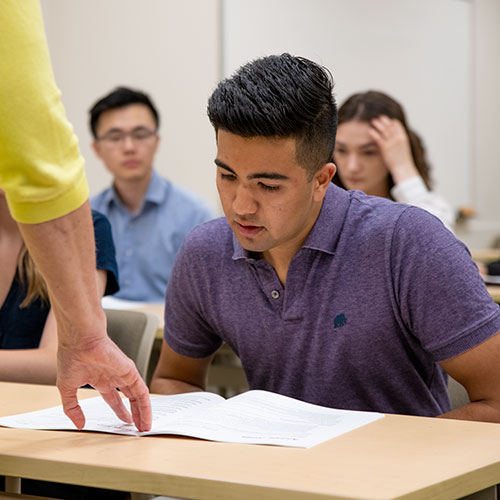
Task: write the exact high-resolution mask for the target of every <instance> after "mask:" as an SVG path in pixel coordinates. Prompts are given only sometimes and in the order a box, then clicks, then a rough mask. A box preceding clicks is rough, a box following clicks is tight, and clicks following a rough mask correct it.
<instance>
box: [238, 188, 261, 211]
mask: <svg viewBox="0 0 500 500" xmlns="http://www.w3.org/2000/svg"><path fill="white" fill-rule="evenodd" d="M257 207H258V204H257V201H256V200H255V198H254V197H253V195H252V193H251V192H250V190H249V189H247V188H245V187H241V186H240V187H238V189H236V194H235V196H234V200H233V211H234V213H235V214H237V215H242V216H244V215H253V214H255V213H256V212H257Z"/></svg>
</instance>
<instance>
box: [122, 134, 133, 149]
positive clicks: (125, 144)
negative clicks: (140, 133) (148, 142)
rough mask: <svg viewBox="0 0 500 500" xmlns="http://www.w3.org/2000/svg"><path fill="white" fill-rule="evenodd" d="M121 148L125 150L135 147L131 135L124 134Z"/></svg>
mask: <svg viewBox="0 0 500 500" xmlns="http://www.w3.org/2000/svg"><path fill="white" fill-rule="evenodd" d="M122 148H123V149H125V150H129V149H135V141H134V139H133V138H132V136H131V135H129V134H125V135H124V137H123V139H122Z"/></svg>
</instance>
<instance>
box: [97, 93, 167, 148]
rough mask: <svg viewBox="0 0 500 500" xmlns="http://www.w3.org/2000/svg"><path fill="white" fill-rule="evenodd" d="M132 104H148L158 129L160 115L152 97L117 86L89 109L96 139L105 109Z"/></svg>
mask: <svg viewBox="0 0 500 500" xmlns="http://www.w3.org/2000/svg"><path fill="white" fill-rule="evenodd" d="M130 104H144V105H145V106H147V107H148V108H149V109H150V111H151V113H153V117H154V119H155V123H156V129H158V127H159V126H160V115H159V114H158V111H157V109H156V107H155V105H154V104H153V101H152V100H151V98H150V97H149V96H148V95H147V94H145V93H144V92H141V91H140V90H133V89H129V88H127V87H117V88H116V89H114V90H113V91H112V92H110V93H109V94H108V95H106V96H104V97H102V98H101V99H99V100H98V101H97V102H96V103H95V104H94V105H93V106H92V107H91V108H90V110H89V114H90V130H91V132H92V135H93V136H94V139H96V138H97V122H98V121H99V117H100V116H101V115H102V114H103V113H104V112H105V111H109V110H110V109H116V108H124V107H125V106H129V105H130Z"/></svg>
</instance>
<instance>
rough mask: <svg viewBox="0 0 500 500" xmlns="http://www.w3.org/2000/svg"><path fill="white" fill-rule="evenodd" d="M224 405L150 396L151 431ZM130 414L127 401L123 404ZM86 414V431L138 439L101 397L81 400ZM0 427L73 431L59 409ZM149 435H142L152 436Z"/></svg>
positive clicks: (198, 398)
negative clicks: (186, 414)
mask: <svg viewBox="0 0 500 500" xmlns="http://www.w3.org/2000/svg"><path fill="white" fill-rule="evenodd" d="M220 401H222V402H223V401H224V398H223V397H222V396H219V395H218V394H213V393H210V392H191V393H186V394H176V395H172V396H152V397H151V405H152V410H153V426H152V427H153V429H154V428H155V427H156V426H157V425H158V422H163V421H168V420H169V419H171V418H172V417H173V416H174V415H179V414H182V412H186V411H187V410H190V409H192V408H195V407H197V406H200V405H204V407H205V406H208V405H211V404H214V403H217V402H220ZM123 402H124V404H125V406H126V407H127V408H128V409H129V410H130V404H129V401H128V399H124V400H123ZM79 403H80V406H81V408H82V410H83V413H84V414H85V427H84V429H83V430H86V431H99V432H107V433H111V434H127V435H131V436H138V435H141V433H140V432H139V431H137V429H136V427H135V425H134V424H127V423H125V422H122V421H121V420H120V419H119V418H118V417H117V416H116V415H115V413H114V412H113V410H112V409H111V408H110V407H109V406H108V404H107V403H106V402H105V401H104V399H102V397H100V396H96V397H95V398H88V399H82V400H80V402H79ZM0 425H3V426H5V427H15V428H19V429H42V430H76V429H75V426H74V425H73V423H72V422H71V420H70V419H69V418H68V417H67V416H66V415H65V414H64V412H63V409H62V406H61V405H60V406H55V407H53V408H47V409H45V410H38V411H33V412H29V413H21V414H19V415H11V416H8V417H0ZM151 433H154V432H149V433H145V434H151Z"/></svg>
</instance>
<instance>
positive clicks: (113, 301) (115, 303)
mask: <svg viewBox="0 0 500 500" xmlns="http://www.w3.org/2000/svg"><path fill="white" fill-rule="evenodd" d="M148 305H149V303H148V302H139V301H135V300H126V299H118V298H116V297H113V296H112V295H106V296H105V297H103V298H102V299H101V306H102V307H103V308H104V309H140V308H141V307H145V306H148Z"/></svg>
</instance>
